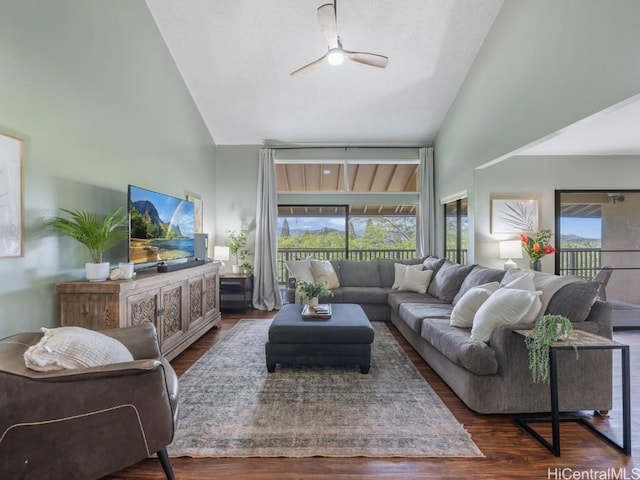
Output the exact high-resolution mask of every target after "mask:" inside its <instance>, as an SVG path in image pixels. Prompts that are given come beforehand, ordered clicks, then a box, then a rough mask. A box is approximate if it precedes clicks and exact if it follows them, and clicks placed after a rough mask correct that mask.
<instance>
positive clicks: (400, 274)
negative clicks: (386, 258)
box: [391, 263, 422, 290]
mask: <svg viewBox="0 0 640 480" xmlns="http://www.w3.org/2000/svg"><path fill="white" fill-rule="evenodd" d="M393 268H394V269H395V278H394V280H393V285H392V286H391V288H392V289H394V290H398V289H399V288H400V284H401V283H402V280H403V279H404V275H405V273H407V268H413V269H414V270H419V271H421V270H422V264H421V263H418V264H417V265H405V264H403V263H394V264H393Z"/></svg>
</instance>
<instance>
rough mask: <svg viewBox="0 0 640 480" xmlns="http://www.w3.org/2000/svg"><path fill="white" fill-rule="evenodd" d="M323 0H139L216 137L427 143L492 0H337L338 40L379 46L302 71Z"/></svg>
mask: <svg viewBox="0 0 640 480" xmlns="http://www.w3.org/2000/svg"><path fill="white" fill-rule="evenodd" d="M328 1H329V0H324V1H322V0H181V1H175V0H147V4H148V5H149V9H150V10H151V13H152V15H153V17H154V19H155V21H156V23H157V24H158V27H159V29H160V32H161V34H162V36H163V37H164V39H165V41H166V43H167V45H168V48H169V50H170V52H171V54H172V55H173V57H174V59H175V62H176V64H177V66H178V68H179V70H180V72H181V73H182V76H183V77H184V79H185V82H186V84H187V87H188V88H189V90H190V92H191V94H192V96H193V98H194V101H195V103H196V105H197V106H198V108H199V110H200V112H201V114H202V117H203V119H204V122H205V123H206V125H207V127H208V129H209V131H210V133H211V136H212V137H213V140H214V141H215V142H216V143H217V144H218V145H260V144H266V145H278V144H301V145H324V144H330V145H395V146H401V145H429V144H431V143H432V141H433V139H434V137H435V135H436V133H437V131H438V129H439V128H440V125H441V123H442V121H443V120H444V117H445V115H446V113H447V111H448V109H449V107H450V106H451V103H452V101H453V99H454V98H455V96H456V94H457V92H458V90H459V88H460V86H461V85H462V82H463V81H464V78H465V76H466V74H467V72H468V70H469V68H470V66H471V64H472V63H473V61H474V59H475V57H476V54H477V53H478V50H479V49H480V46H481V45H482V42H483V41H484V38H485V36H486V34H487V32H488V31H489V29H490V28H491V25H492V24H493V21H494V19H495V17H496V15H497V14H498V12H499V10H500V7H501V6H502V3H503V2H502V0H473V1H471V0H339V1H338V5H337V7H338V33H339V35H340V37H341V40H342V43H343V45H344V48H346V49H348V50H353V51H365V52H372V53H377V54H382V55H386V56H388V57H389V64H388V66H387V68H386V69H378V68H374V67H367V66H364V65H360V64H356V63H353V62H347V63H345V64H343V65H341V66H339V67H331V66H328V65H327V66H323V67H321V68H318V69H315V70H313V71H311V72H309V73H307V74H305V75H303V76H299V77H290V76H289V74H290V72H292V71H293V70H295V69H297V68H299V67H301V66H303V65H305V64H307V63H309V62H311V61H313V60H315V59H317V58H318V57H320V56H322V55H323V54H324V53H325V52H326V50H327V46H326V41H325V39H324V37H323V35H322V31H321V30H320V27H319V24H318V20H317V17H316V9H317V7H319V6H320V5H322V4H323V3H327V2H328Z"/></svg>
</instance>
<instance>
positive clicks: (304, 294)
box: [296, 282, 333, 307]
mask: <svg viewBox="0 0 640 480" xmlns="http://www.w3.org/2000/svg"><path fill="white" fill-rule="evenodd" d="M296 288H297V289H298V291H299V292H300V299H301V300H302V301H304V303H306V304H307V305H309V306H310V307H317V306H318V301H319V298H320V297H332V296H333V292H332V291H331V290H329V289H328V288H327V284H326V283H322V282H315V283H311V282H298V283H297V284H296Z"/></svg>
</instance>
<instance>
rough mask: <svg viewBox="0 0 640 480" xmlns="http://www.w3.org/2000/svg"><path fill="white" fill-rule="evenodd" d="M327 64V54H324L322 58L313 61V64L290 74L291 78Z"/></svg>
mask: <svg viewBox="0 0 640 480" xmlns="http://www.w3.org/2000/svg"><path fill="white" fill-rule="evenodd" d="M324 63H327V53H325V54H324V55H323V56H322V57H320V58H319V59H317V60H314V61H313V62H311V63H309V64H307V65H305V66H304V67H301V68H299V69H298V70H296V71H294V72H291V74H290V75H291V76H292V77H295V76H296V75H300V74H303V73H307V72H309V71H311V70H313V69H314V68H317V67H319V66H320V65H322V64H324Z"/></svg>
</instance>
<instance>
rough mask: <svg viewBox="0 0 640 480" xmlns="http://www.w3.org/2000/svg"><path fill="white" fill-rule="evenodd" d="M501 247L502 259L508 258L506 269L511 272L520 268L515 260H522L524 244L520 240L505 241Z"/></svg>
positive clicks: (505, 263)
mask: <svg viewBox="0 0 640 480" xmlns="http://www.w3.org/2000/svg"><path fill="white" fill-rule="evenodd" d="M499 245H500V258H508V260H507V261H506V262H504V269H505V270H511V269H512V268H518V266H517V265H516V262H514V261H513V259H514V258H522V243H521V242H520V240H505V241H502V242H499Z"/></svg>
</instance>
